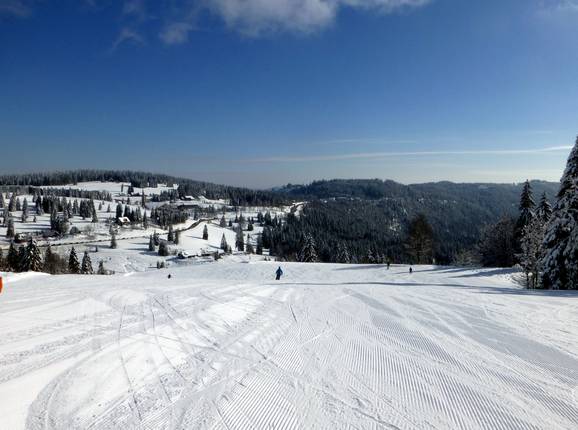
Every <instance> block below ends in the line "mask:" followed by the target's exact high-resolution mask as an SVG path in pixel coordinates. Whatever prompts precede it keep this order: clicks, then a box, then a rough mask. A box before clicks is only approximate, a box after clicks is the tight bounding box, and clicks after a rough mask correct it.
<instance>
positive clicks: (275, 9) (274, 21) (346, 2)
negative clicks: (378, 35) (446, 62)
mask: <svg viewBox="0 0 578 430" xmlns="http://www.w3.org/2000/svg"><path fill="white" fill-rule="evenodd" d="M205 1H206V4H207V7H208V8H209V9H210V10H211V11H212V12H213V13H215V14H217V15H219V16H220V17H221V18H222V19H223V20H224V21H225V23H226V25H227V26H228V27H229V28H232V29H234V30H237V31H239V32H241V33H244V34H247V35H251V36H258V35H260V34H262V33H267V32H272V31H273V32H275V31H290V32H301V33H310V32H314V31H317V30H320V29H322V28H324V27H327V26H328V25H330V24H331V23H332V22H333V21H334V20H335V18H336V16H337V14H338V12H339V10H340V9H341V8H344V7H350V8H359V9H372V10H376V11H378V12H382V13H391V12H394V11H396V10H400V9H404V8H413V7H419V6H423V5H425V4H427V3H429V2H430V1H431V0H205Z"/></svg>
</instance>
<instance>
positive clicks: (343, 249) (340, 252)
mask: <svg viewBox="0 0 578 430" xmlns="http://www.w3.org/2000/svg"><path fill="white" fill-rule="evenodd" d="M336 259H337V262H338V263H343V264H349V263H351V257H350V256H349V251H348V250H347V246H345V244H344V243H341V242H340V243H339V244H338V245H337V256H336Z"/></svg>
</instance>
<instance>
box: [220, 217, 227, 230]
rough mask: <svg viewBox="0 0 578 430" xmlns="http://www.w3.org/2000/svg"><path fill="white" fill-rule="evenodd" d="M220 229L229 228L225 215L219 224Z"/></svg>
mask: <svg viewBox="0 0 578 430" xmlns="http://www.w3.org/2000/svg"><path fill="white" fill-rule="evenodd" d="M219 227H221V228H225V227H227V220H226V219H225V215H223V216H222V217H221V221H220V222H219Z"/></svg>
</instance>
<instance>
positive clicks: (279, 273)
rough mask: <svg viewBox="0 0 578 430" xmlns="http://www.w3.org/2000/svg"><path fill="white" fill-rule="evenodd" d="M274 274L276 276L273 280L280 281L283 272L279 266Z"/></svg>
mask: <svg viewBox="0 0 578 430" xmlns="http://www.w3.org/2000/svg"><path fill="white" fill-rule="evenodd" d="M275 274H276V275H277V276H276V277H275V280H276V281H278V280H279V279H281V275H283V270H281V266H279V268H278V269H277V271H276V272H275Z"/></svg>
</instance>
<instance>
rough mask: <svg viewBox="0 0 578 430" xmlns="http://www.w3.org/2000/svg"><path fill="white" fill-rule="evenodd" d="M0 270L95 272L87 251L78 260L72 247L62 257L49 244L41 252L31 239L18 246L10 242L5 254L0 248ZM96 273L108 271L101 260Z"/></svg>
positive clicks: (57, 272) (55, 272) (100, 273)
mask: <svg viewBox="0 0 578 430" xmlns="http://www.w3.org/2000/svg"><path fill="white" fill-rule="evenodd" d="M0 270H2V271H10V272H28V271H34V272H46V273H51V274H54V275H56V274H64V273H71V274H85V275H91V274H94V273H95V272H94V268H93V265H92V261H91V259H90V255H89V253H88V251H86V252H85V253H84V255H83V257H82V261H79V260H78V255H77V253H76V250H75V249H74V247H73V248H72V249H71V250H70V253H69V255H68V258H64V257H62V256H61V255H60V254H58V253H57V252H54V251H53V250H52V247H51V246H50V245H49V246H48V247H46V250H45V251H44V254H43V253H42V251H41V250H40V248H39V247H38V245H37V244H36V242H35V241H34V240H33V239H30V241H29V242H28V244H27V245H21V246H19V247H16V245H15V244H14V242H11V243H10V247H9V248H8V252H7V254H6V256H4V252H3V251H2V249H0ZM96 273H97V274H99V275H106V274H108V273H109V271H107V270H106V269H105V267H104V262H103V261H102V260H101V261H100V262H99V264H98V269H97V271H96Z"/></svg>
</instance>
